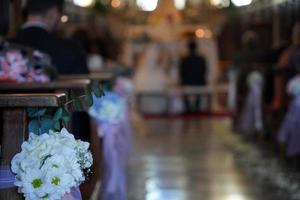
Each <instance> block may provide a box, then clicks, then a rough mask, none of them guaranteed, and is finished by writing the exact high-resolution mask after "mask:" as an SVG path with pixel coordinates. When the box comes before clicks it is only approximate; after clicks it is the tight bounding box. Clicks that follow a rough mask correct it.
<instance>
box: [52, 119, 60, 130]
mask: <svg viewBox="0 0 300 200" xmlns="http://www.w3.org/2000/svg"><path fill="white" fill-rule="evenodd" d="M53 128H54V130H55V131H59V130H60V129H61V126H60V122H59V121H54V124H53Z"/></svg>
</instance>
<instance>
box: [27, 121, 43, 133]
mask: <svg viewBox="0 0 300 200" xmlns="http://www.w3.org/2000/svg"><path fill="white" fill-rule="evenodd" d="M39 128H40V123H39V121H38V120H36V119H35V120H30V121H29V124H28V132H29V133H34V134H36V135H40V131H39Z"/></svg>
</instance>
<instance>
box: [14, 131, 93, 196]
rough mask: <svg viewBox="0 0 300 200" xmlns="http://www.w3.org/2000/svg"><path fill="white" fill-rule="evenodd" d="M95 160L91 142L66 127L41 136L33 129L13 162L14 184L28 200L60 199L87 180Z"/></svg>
mask: <svg viewBox="0 0 300 200" xmlns="http://www.w3.org/2000/svg"><path fill="white" fill-rule="evenodd" d="M92 163H93V159H92V155H91V153H90V151H89V143H87V142H82V141H80V140H75V138H74V136H73V135H72V134H70V133H69V132H68V131H67V130H66V129H65V128H63V129H62V130H61V132H53V131H50V132H49V134H42V135H40V136H38V135H35V134H33V133H31V134H30V135H29V140H28V141H25V142H24V143H23V144H22V151H21V152H20V153H18V154H16V155H15V156H14V158H13V160H12V162H11V169H12V172H13V173H15V174H16V178H15V185H16V186H17V187H18V188H19V192H20V193H23V194H24V196H25V199H26V200H37V199H39V200H40V199H45V200H46V199H47V200H60V199H61V198H62V197H63V196H64V195H65V194H67V193H69V192H70V190H71V188H72V187H77V186H79V185H80V184H81V183H82V182H83V181H85V178H86V177H85V172H88V171H89V168H90V167H91V165H92Z"/></svg>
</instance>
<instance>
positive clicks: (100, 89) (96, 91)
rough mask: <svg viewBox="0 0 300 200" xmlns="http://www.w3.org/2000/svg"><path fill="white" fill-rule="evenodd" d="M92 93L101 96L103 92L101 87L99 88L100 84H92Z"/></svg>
mask: <svg viewBox="0 0 300 200" xmlns="http://www.w3.org/2000/svg"><path fill="white" fill-rule="evenodd" d="M93 93H94V94H95V96H96V97H102V96H103V94H104V92H103V89H102V88H101V86H100V85H99V84H97V85H94V87H93Z"/></svg>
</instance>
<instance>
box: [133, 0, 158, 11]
mask: <svg viewBox="0 0 300 200" xmlns="http://www.w3.org/2000/svg"><path fill="white" fill-rule="evenodd" d="M157 3H158V0H137V1H136V4H137V6H138V7H139V8H141V9H142V10H144V11H153V10H155V9H156V8H157Z"/></svg>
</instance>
